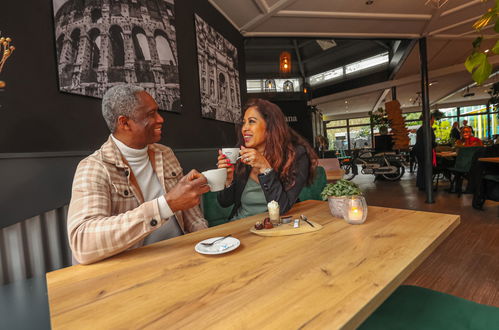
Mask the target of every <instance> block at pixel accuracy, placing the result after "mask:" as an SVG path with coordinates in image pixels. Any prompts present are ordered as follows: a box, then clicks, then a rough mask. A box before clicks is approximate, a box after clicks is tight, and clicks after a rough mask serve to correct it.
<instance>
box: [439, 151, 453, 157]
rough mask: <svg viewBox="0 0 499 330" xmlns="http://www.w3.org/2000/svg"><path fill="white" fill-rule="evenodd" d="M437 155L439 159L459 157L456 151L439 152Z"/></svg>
mask: <svg viewBox="0 0 499 330" xmlns="http://www.w3.org/2000/svg"><path fill="white" fill-rule="evenodd" d="M436 154H437V156H439V157H456V156H457V152H456V151H440V152H437V153H436Z"/></svg>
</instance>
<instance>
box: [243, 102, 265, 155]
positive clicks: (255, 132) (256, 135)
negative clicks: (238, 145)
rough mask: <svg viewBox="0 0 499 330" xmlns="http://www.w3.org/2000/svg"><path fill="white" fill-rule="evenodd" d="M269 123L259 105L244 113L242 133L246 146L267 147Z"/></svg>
mask: <svg viewBox="0 0 499 330" xmlns="http://www.w3.org/2000/svg"><path fill="white" fill-rule="evenodd" d="M266 129H267V123H266V122H265V120H264V119H263V117H262V115H261V114H260V112H259V111H258V109H257V107H250V108H248V109H247V110H246V112H245V113H244V119H243V127H242V128H241V133H242V134H243V138H244V146H245V147H246V148H254V149H265V138H266V136H267V133H266Z"/></svg>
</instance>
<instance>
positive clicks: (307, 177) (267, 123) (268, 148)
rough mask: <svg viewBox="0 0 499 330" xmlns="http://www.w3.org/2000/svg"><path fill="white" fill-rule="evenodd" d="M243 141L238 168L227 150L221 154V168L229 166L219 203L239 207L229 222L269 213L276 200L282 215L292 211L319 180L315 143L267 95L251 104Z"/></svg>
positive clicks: (241, 141)
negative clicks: (291, 124) (306, 188)
mask: <svg viewBox="0 0 499 330" xmlns="http://www.w3.org/2000/svg"><path fill="white" fill-rule="evenodd" d="M239 144H240V145H241V152H240V156H241V157H240V160H239V161H238V162H237V163H236V166H235V167H234V166H233V165H231V164H230V160H228V159H226V158H225V156H224V155H223V154H222V153H221V151H219V156H218V168H227V181H226V185H225V186H226V188H225V189H224V190H222V191H220V192H219V193H218V201H219V203H220V205H221V206H223V207H228V206H230V205H234V207H233V209H232V212H231V214H230V216H229V220H235V219H240V218H244V217H247V216H250V215H254V214H258V213H263V212H266V211H267V203H268V202H270V201H273V200H275V201H277V202H278V203H279V208H280V213H281V214H283V213H285V212H287V211H288V210H289V209H290V208H291V206H293V204H294V203H295V202H296V201H297V199H298V195H299V194H300V191H301V190H302V188H303V187H304V186H305V185H306V184H310V183H312V181H313V175H314V174H315V168H316V167H317V155H316V154H315V152H314V150H313V149H312V147H311V146H310V144H309V143H308V142H307V141H305V140H304V139H303V138H302V137H301V136H300V135H299V134H298V133H296V132H295V131H294V130H293V129H291V128H290V127H289V126H288V125H287V124H286V121H285V119H284V114H283V113H282V111H281V109H280V108H279V107H278V106H277V105H275V104H273V103H271V102H269V101H265V100H262V99H253V100H250V101H249V102H248V103H247V104H246V107H245V111H244V119H243V126H242V128H241V131H240V134H239Z"/></svg>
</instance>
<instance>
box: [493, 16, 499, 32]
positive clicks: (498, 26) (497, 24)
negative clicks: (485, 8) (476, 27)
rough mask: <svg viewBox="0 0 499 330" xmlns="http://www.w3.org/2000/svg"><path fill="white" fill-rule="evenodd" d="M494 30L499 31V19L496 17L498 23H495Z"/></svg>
mask: <svg viewBox="0 0 499 330" xmlns="http://www.w3.org/2000/svg"><path fill="white" fill-rule="evenodd" d="M494 31H496V33H499V20H497V19H496V24H495V25H494Z"/></svg>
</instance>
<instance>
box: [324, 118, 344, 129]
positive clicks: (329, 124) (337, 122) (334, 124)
mask: <svg viewBox="0 0 499 330" xmlns="http://www.w3.org/2000/svg"><path fill="white" fill-rule="evenodd" d="M338 126H347V121H346V119H344V120H331V121H328V122H327V123H326V127H327V128H329V127H338Z"/></svg>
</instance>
